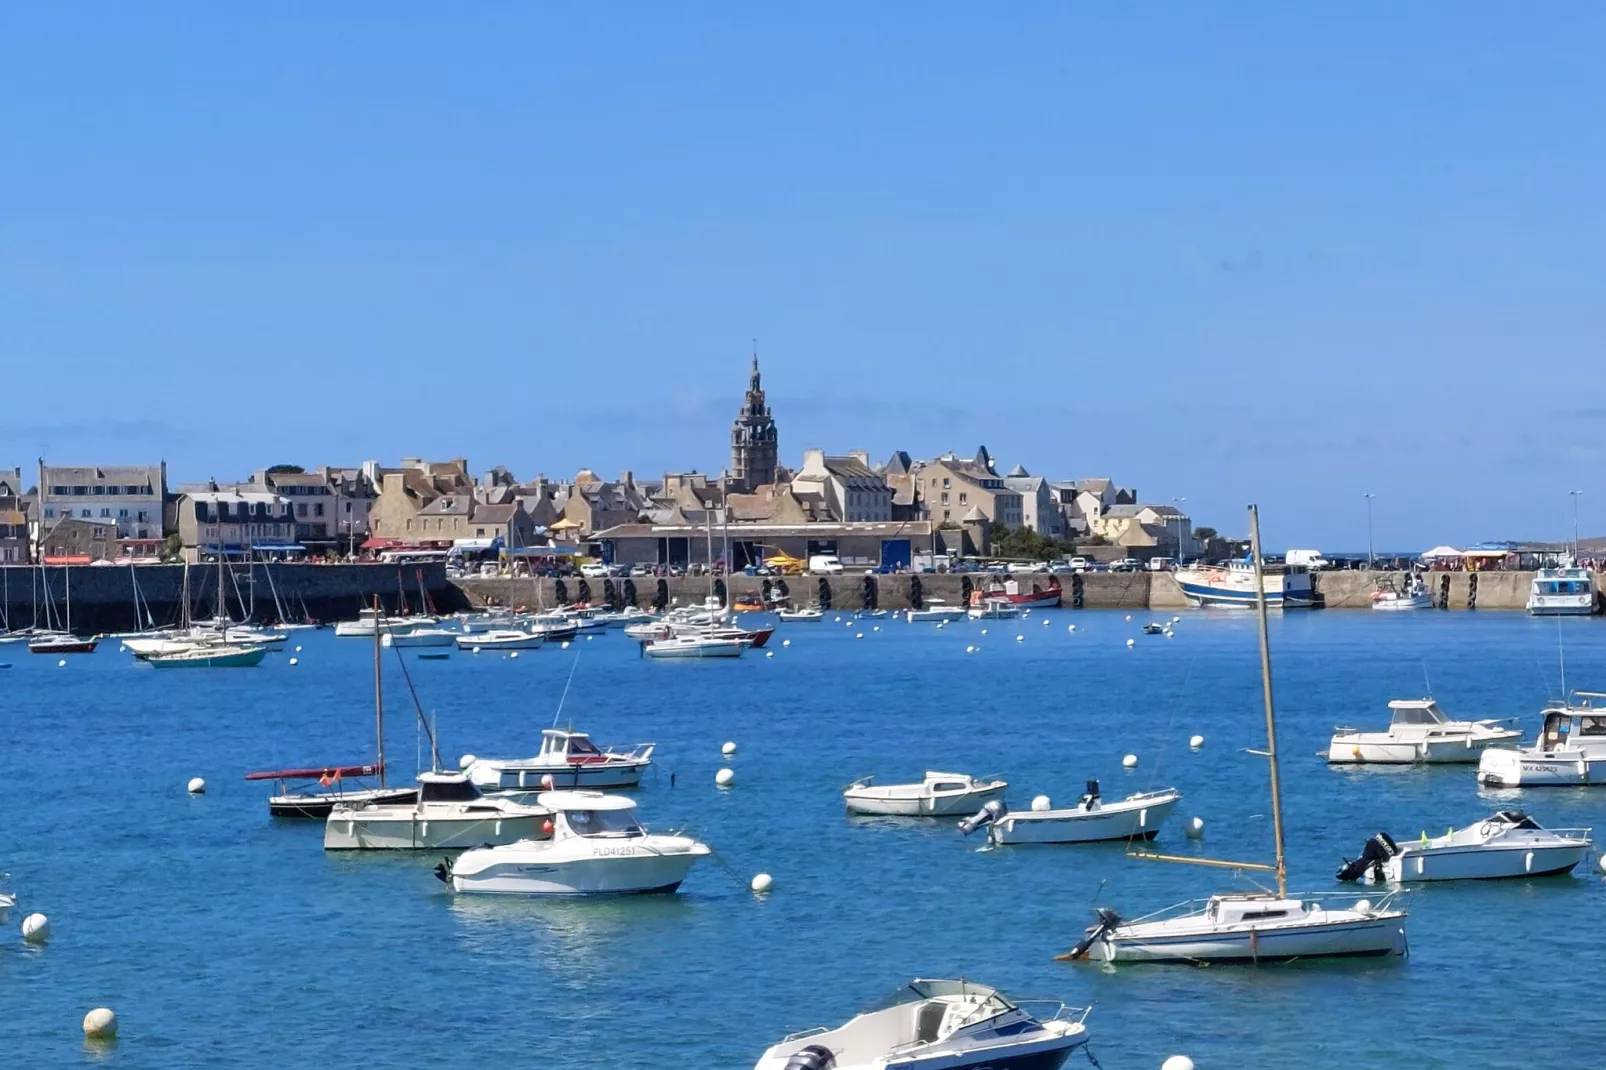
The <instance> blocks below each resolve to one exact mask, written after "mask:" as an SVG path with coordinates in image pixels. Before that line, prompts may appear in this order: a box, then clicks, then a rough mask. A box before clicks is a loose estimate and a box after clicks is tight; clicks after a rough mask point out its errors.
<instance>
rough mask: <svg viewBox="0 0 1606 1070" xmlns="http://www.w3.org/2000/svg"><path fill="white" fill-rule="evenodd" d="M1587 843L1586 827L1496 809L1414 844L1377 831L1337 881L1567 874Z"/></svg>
mask: <svg viewBox="0 0 1606 1070" xmlns="http://www.w3.org/2000/svg"><path fill="white" fill-rule="evenodd" d="M1591 846H1592V842H1591V840H1590V838H1589V829H1587V828H1580V829H1547V828H1545V827H1544V826H1543V825H1541V824H1539V822H1537V821H1535V820H1534V819H1533V818H1531V817H1529V816H1528V815H1527V814H1525V813H1523V812H1522V811H1521V810H1501V811H1500V812H1499V813H1496V814H1494V815H1493V816H1491V817H1487V818H1485V819H1483V820H1482V821H1479V822H1476V823H1474V824H1471V825H1468V826H1467V827H1466V828H1461V829H1451V830H1450V831H1448V832H1446V833H1445V834H1444V835H1443V836H1429V835H1428V834H1427V833H1426V832H1424V833H1422V838H1421V839H1420V840H1419V841H1414V842H1413V841H1403V842H1401V843H1398V844H1396V843H1395V841H1394V838H1393V837H1392V836H1390V835H1389V834H1388V833H1386V832H1379V833H1377V834H1376V835H1374V836H1373V837H1372V838H1371V839H1369V840H1367V841H1366V846H1365V848H1363V849H1362V851H1361V855H1360V857H1359V858H1357V859H1355V860H1354V861H1351V860H1349V859H1348V858H1346V859H1344V865H1343V866H1342V867H1340V868H1339V871H1338V879H1339V880H1341V881H1368V882H1374V883H1384V882H1387V883H1390V884H1401V883H1404V882H1407V881H1455V880H1500V879H1504V878H1513V877H1549V876H1556V875H1560V874H1563V873H1571V872H1572V871H1573V869H1574V868H1575V867H1576V866H1577V865H1578V863H1580V862H1582V861H1583V860H1584V858H1585V856H1587V855H1588V854H1589V849H1590V847H1591Z"/></svg>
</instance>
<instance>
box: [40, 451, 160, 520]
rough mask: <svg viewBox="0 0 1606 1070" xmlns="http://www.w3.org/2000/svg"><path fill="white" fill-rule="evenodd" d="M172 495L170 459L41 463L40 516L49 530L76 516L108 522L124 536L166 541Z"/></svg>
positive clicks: (77, 517) (82, 518)
mask: <svg viewBox="0 0 1606 1070" xmlns="http://www.w3.org/2000/svg"><path fill="white" fill-rule="evenodd" d="M166 497H167V463H166V462H165V461H164V462H162V463H161V464H157V465H126V466H113V467H100V466H96V465H87V466H77V467H75V466H64V465H47V464H45V462H44V460H43V459H42V458H41V459H40V461H39V505H40V515H39V520H40V523H41V524H43V525H44V527H45V528H46V529H49V528H51V527H54V526H55V523H56V522H57V521H59V520H60V519H61V518H62V517H67V516H70V517H74V518H76V519H79V520H99V521H103V522H104V523H106V524H108V525H110V526H112V527H114V528H116V534H117V537H119V538H132V539H160V538H161V537H162V534H163V532H162V505H163V502H164V500H165V499H166Z"/></svg>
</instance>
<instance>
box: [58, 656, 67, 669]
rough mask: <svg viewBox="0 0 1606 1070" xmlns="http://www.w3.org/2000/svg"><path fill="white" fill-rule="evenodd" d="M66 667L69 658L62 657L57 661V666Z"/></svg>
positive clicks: (59, 667)
mask: <svg viewBox="0 0 1606 1070" xmlns="http://www.w3.org/2000/svg"><path fill="white" fill-rule="evenodd" d="M66 667H67V659H66V658H62V659H61V660H60V661H58V662H56V668H58V669H65V668H66Z"/></svg>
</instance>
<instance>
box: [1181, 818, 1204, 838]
mask: <svg viewBox="0 0 1606 1070" xmlns="http://www.w3.org/2000/svg"><path fill="white" fill-rule="evenodd" d="M1184 828H1185V829H1186V831H1187V833H1188V839H1190V840H1197V839H1202V838H1203V837H1204V818H1202V817H1195V818H1190V819H1189V820H1188V823H1187V825H1186V826H1184Z"/></svg>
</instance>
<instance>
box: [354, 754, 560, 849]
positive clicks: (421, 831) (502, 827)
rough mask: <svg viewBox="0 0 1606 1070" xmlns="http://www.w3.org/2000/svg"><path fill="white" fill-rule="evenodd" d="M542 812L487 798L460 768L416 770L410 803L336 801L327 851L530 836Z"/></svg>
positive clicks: (476, 843) (473, 843) (538, 829)
mask: <svg viewBox="0 0 1606 1070" xmlns="http://www.w3.org/2000/svg"><path fill="white" fill-rule="evenodd" d="M547 816H548V815H547V811H546V810H545V809H544V808H542V807H540V806H530V805H527V804H525V803H518V802H514V801H512V800H510V799H497V798H487V797H486V796H484V795H482V794H480V790H479V789H478V788H476V787H475V786H474V784H473V782H472V781H470V780H469V779H468V777H467V776H465V775H463V774H462V773H440V772H432V773H421V774H419V777H418V800H417V801H416V802H413V803H390V802H364V803H357V804H355V805H353V804H351V803H349V802H338V803H336V804H335V806H334V808H333V809H332V810H330V811H329V818H328V820H327V821H325V822H324V827H323V846H324V850H326V851H352V850H364V851H374V850H393V851H395V850H400V851H409V850H422V849H426V848H427V849H431V850H439V849H441V848H451V847H480V846H483V845H485V844H498V843H512V842H514V841H515V840H533V839H537V838H539V837H541V836H544V835H546V832H545V831H544V829H543V827H542V825H543V822H545V821H546V819H547Z"/></svg>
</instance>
